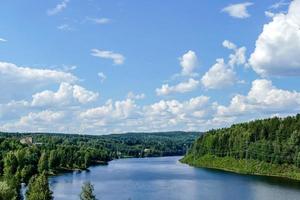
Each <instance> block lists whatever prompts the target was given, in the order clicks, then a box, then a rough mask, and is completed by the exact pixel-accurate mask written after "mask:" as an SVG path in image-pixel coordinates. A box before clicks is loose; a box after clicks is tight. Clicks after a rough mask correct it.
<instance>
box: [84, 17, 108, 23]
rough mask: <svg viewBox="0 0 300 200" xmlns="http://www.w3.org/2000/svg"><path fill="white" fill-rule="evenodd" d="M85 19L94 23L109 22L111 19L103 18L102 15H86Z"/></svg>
mask: <svg viewBox="0 0 300 200" xmlns="http://www.w3.org/2000/svg"><path fill="white" fill-rule="evenodd" d="M87 19H88V20H90V21H92V22H94V23H95V24H109V23H110V22H111V19H109V18H105V17H102V18H90V17H88V18H87Z"/></svg>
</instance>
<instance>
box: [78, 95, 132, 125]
mask: <svg viewBox="0 0 300 200" xmlns="http://www.w3.org/2000/svg"><path fill="white" fill-rule="evenodd" d="M137 109H138V107H137V105H136V104H135V102H134V100H132V99H126V100H123V101H116V102H113V101H112V100H108V101H107V102H106V103H105V105H103V106H99V107H96V108H91V109H88V110H86V111H83V112H81V113H80V115H79V119H80V120H83V122H85V123H88V124H93V125H94V126H96V127H97V126H98V127H102V126H108V125H109V123H113V124H115V123H116V124H118V123H122V121H120V120H128V118H130V117H131V116H133V115H134V114H135V112H137Z"/></svg>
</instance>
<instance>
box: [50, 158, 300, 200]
mask: <svg viewBox="0 0 300 200" xmlns="http://www.w3.org/2000/svg"><path fill="white" fill-rule="evenodd" d="M179 159H180V157H162V158H142V159H138V158H137V159H135V158H134V159H120V160H114V161H112V162H110V163H109V165H107V166H95V167H91V168H90V171H89V172H73V173H67V174H62V175H59V176H56V177H51V178H50V180H49V181H50V185H51V189H52V191H53V192H54V197H55V199H57V200H73V199H79V193H80V190H81V186H82V184H83V183H84V182H85V181H91V182H92V184H94V187H95V193H96V195H97V198H98V199H99V200H128V199H131V200H150V199H151V200H219V199H221V200H248V199H249V200H250V199H251V200H252V199H260V200H300V184H299V183H298V182H293V181H289V180H285V179H277V178H268V177H258V176H244V175H238V174H234V173H228V172H222V171H218V170H208V169H199V168H194V167H190V166H188V165H185V164H181V163H180V162H179V161H178V160H179Z"/></svg>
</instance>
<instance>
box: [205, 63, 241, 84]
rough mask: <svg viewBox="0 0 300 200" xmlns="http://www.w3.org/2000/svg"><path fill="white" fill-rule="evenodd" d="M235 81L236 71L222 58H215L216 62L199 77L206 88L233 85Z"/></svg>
mask: <svg viewBox="0 0 300 200" xmlns="http://www.w3.org/2000/svg"><path fill="white" fill-rule="evenodd" d="M235 81H236V73H235V72H234V71H233V69H232V68H230V67H228V66H227V65H226V64H225V63H224V59H217V63H216V64H214V65H213V66H212V67H211V68H210V69H209V70H208V72H206V73H205V74H204V76H203V77H202V79H201V82H202V84H203V86H204V87H205V88H207V89H220V88H223V87H227V86H230V85H233V84H234V83H235Z"/></svg>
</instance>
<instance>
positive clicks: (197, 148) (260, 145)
mask: <svg viewBox="0 0 300 200" xmlns="http://www.w3.org/2000/svg"><path fill="white" fill-rule="evenodd" d="M182 162H185V163H188V164H190V165H193V166H198V167H208V168H217V169H223V170H228V171H234V172H238V173H245V174H261V175H269V176H282V177H288V178H292V179H299V180H300V169H299V168H300V114H298V115H297V116H294V117H286V118H278V117H274V118H270V119H264V120H256V121H251V122H248V123H241V124H235V125H232V126H231V127H230V128H223V129H218V130H210V131H208V132H207V133H205V134H203V135H202V136H200V137H199V138H198V139H197V140H196V141H195V142H194V144H193V146H192V148H191V150H190V151H189V152H188V154H187V155H186V156H185V157H184V159H182Z"/></svg>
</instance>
